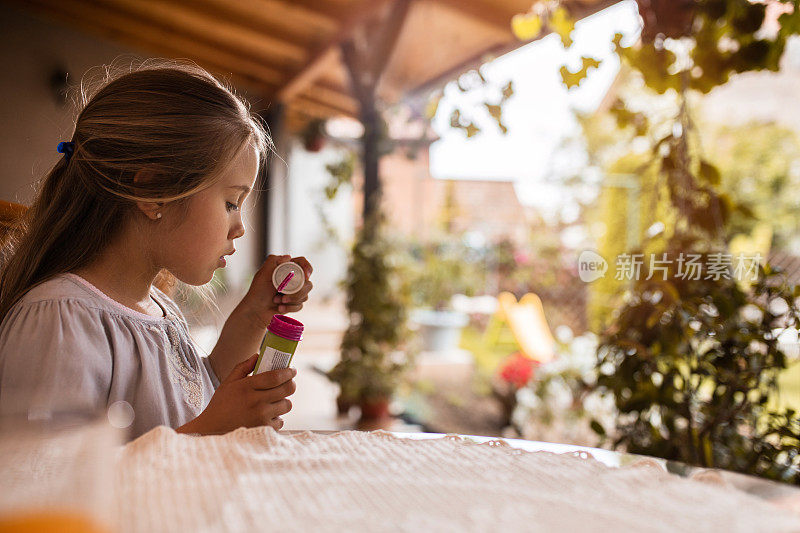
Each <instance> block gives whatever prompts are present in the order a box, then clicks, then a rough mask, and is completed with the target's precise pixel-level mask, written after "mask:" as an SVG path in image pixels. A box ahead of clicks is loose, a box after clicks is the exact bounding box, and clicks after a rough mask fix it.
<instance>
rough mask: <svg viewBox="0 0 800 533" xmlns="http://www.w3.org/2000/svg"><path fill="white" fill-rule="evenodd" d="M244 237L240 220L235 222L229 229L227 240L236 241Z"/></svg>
mask: <svg viewBox="0 0 800 533" xmlns="http://www.w3.org/2000/svg"><path fill="white" fill-rule="evenodd" d="M242 235H244V224H242V221H241V219H239V220H237V221H236V224H235V225H234V226H233V227H232V228H231V229H230V231H229V232H228V239H230V240H233V239H238V238H239V237H241V236H242Z"/></svg>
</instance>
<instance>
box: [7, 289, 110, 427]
mask: <svg viewBox="0 0 800 533" xmlns="http://www.w3.org/2000/svg"><path fill="white" fill-rule="evenodd" d="M112 368H113V353H112V344H111V342H110V337H109V334H108V329H107V328H106V327H105V325H104V323H103V319H102V317H101V314H100V311H98V310H96V309H92V308H91V307H89V306H86V305H84V304H82V303H80V302H76V301H70V300H45V301H39V302H31V303H20V304H18V305H17V306H15V307H14V308H12V309H11V311H10V312H9V314H8V315H7V316H6V318H5V319H4V320H3V323H2V325H0V413H2V414H6V415H16V416H22V417H23V418H27V419H29V420H34V419H36V420H38V419H43V420H55V419H57V418H73V417H77V418H86V417H91V416H94V415H96V414H97V413H98V412H99V411H100V410H101V409H104V408H105V406H106V403H107V401H108V396H109V390H110V387H111V377H112Z"/></svg>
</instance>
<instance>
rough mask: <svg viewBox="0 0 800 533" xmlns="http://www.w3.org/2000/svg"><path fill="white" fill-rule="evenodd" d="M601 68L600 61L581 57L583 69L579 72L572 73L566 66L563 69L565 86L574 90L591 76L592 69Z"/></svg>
mask: <svg viewBox="0 0 800 533" xmlns="http://www.w3.org/2000/svg"><path fill="white" fill-rule="evenodd" d="M599 66H600V61H598V60H596V59H595V58H593V57H586V56H584V57H581V68H580V69H578V71H577V72H572V71H570V70H569V69H568V68H567V67H566V66H563V67H561V70H560V73H561V79H562V80H564V85H566V86H567V88H569V89H572V88H573V87H577V86H578V85H580V83H581V82H582V81H583V80H584V79H585V78H586V76H587V75H588V74H589V69H590V68H597V67H599Z"/></svg>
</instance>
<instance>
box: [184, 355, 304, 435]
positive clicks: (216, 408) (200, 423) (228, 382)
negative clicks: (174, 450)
mask: <svg viewBox="0 0 800 533" xmlns="http://www.w3.org/2000/svg"><path fill="white" fill-rule="evenodd" d="M257 360H258V354H254V355H253V356H252V357H250V358H249V359H247V360H246V361H243V362H241V363H239V364H238V365H236V367H234V369H233V371H232V372H231V373H230V375H228V377H227V378H226V379H225V381H223V382H222V383H221V384H220V386H219V388H217V391H216V392H215V393H214V396H212V397H211V401H210V402H209V404H208V407H206V408H205V410H204V411H203V412H202V413H200V416H198V417H197V418H195V419H194V420H192V421H191V422H189V423H188V424H186V425H185V426H181V427H180V428H178V430H177V431H178V432H179V433H200V434H201V435H218V434H222V433H227V432H229V431H233V430H234V429H237V428H240V427H256V426H272V427H273V428H275V429H276V430H278V429H280V428H282V427H283V420H282V419H281V418H280V415H283V414H286V413H288V412H289V411H290V410H291V409H292V402H291V401H289V400H288V399H287V398H286V397H287V396H291V395H292V394H294V391H295V389H296V388H297V387H296V385H295V383H294V380H293V379H292V378H293V377H294V376H296V375H297V371H296V370H295V369H294V368H280V369H278V370H271V371H268V372H263V373H261V374H256V375H255V376H248V374H249V373H250V372H252V371H253V368H254V367H255V365H256V361H257Z"/></svg>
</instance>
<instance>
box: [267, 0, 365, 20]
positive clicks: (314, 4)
mask: <svg viewBox="0 0 800 533" xmlns="http://www.w3.org/2000/svg"><path fill="white" fill-rule="evenodd" d="M276 3H279V4H285V5H287V6H291V7H292V8H293V9H298V10H302V11H304V13H303V15H304V16H312V15H313V16H324V17H327V18H329V19H333V20H335V21H337V22H338V23H339V24H341V23H342V20H343V18H342V17H343V13H342V9H340V8H339V7H338V6H332V5H326V4H325V3H324V2H320V1H319V0H280V1H278V2H276ZM368 3H370V2H369V1H367V2H364V5H366V4H368Z"/></svg>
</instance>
